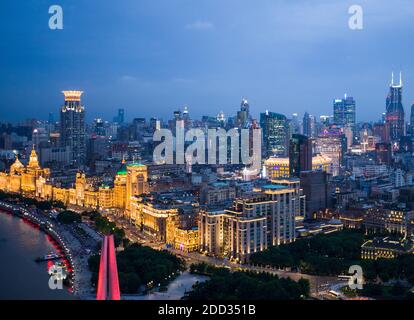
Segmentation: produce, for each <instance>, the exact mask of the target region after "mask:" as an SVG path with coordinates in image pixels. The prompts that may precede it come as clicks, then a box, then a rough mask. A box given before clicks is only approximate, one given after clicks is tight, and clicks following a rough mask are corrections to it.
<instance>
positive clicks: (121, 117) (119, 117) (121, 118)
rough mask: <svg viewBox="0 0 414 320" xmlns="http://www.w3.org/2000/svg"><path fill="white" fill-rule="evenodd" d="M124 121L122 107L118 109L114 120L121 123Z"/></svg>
mask: <svg viewBox="0 0 414 320" xmlns="http://www.w3.org/2000/svg"><path fill="white" fill-rule="evenodd" d="M124 121H125V110H124V109H118V115H117V116H116V117H114V122H116V123H118V124H122V123H124Z"/></svg>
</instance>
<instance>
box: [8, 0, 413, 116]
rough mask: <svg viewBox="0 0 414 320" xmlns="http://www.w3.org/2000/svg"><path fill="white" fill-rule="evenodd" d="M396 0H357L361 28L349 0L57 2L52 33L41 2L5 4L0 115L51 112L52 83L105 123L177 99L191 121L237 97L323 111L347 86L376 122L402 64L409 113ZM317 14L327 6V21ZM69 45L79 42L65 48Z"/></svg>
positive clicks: (406, 59) (404, 25)
mask: <svg viewBox="0 0 414 320" xmlns="http://www.w3.org/2000/svg"><path fill="white" fill-rule="evenodd" d="M397 2H398V5H399V7H398V8H399V10H390V9H391V6H393V7H395V5H396V4H395V3H393V4H390V3H386V1H375V2H374V1H362V3H361V6H362V7H363V8H364V29H363V30H358V31H354V30H350V29H349V28H348V23H347V22H348V19H349V17H350V15H349V14H348V8H349V5H350V4H352V3H351V2H350V1H344V3H341V4H332V3H329V2H328V1H325V0H318V1H317V2H316V3H315V2H313V4H312V5H310V4H309V2H307V1H300V2H299V3H298V4H288V3H286V2H283V1H277V2H276V3H275V2H274V1H272V2H271V1H266V2H265V3H264V5H262V6H260V7H257V6H251V5H247V4H243V5H240V4H239V3H236V2H231V3H229V5H228V6H226V7H225V8H222V7H221V6H219V5H218V3H217V2H216V1H210V2H209V3H201V4H199V5H197V6H196V7H193V6H192V7H191V8H190V7H188V6H186V4H178V5H177V4H163V5H164V8H165V9H166V10H165V12H174V14H173V15H168V16H166V15H165V14H164V13H162V12H161V11H160V10H159V9H160V7H159V4H158V3H145V4H146V6H144V4H142V5H137V4H136V3H134V2H132V1H126V2H124V3H123V5H122V6H118V7H112V6H111V5H100V6H98V5H97V3H96V2H95V1H90V2H88V4H82V7H80V5H79V4H78V3H76V2H75V3H73V2H71V4H70V5H69V4H68V2H67V1H61V3H60V5H61V6H62V8H63V12H64V29H63V30H54V31H53V30H49V29H48V27H47V22H48V19H49V17H50V16H49V15H48V12H47V10H48V5H46V4H44V5H36V6H35V5H34V4H35V2H33V1H28V2H26V3H25V4H24V5H23V4H22V3H7V4H6V5H5V6H6V8H5V10H3V12H8V13H9V14H8V15H7V17H2V19H1V22H0V27H1V28H2V30H5V31H6V32H5V33H6V36H5V41H4V43H3V44H2V50H1V51H2V55H4V59H2V60H3V63H1V67H2V70H3V77H2V79H1V80H0V88H1V89H0V93H1V95H2V106H3V108H1V109H2V110H3V111H0V117H1V118H2V119H5V120H8V121H13V122H14V121H18V120H23V119H25V118H30V117H34V116H35V115H38V114H42V113H44V114H45V117H47V114H48V113H49V110H56V109H57V108H58V107H59V106H60V104H61V97H60V95H59V94H56V93H57V92H60V91H62V90H65V89H73V90H76V89H78V90H83V91H85V96H84V98H83V101H84V104H85V106H86V107H87V108H88V112H87V114H86V116H87V119H88V120H91V119H93V118H96V117H102V118H104V119H108V120H110V119H112V117H113V116H114V114H113V113H114V110H116V109H118V108H124V109H125V110H126V118H127V119H128V120H131V119H132V118H134V117H146V118H150V117H152V116H159V117H161V118H163V119H168V118H169V117H170V114H171V112H172V111H173V110H176V109H177V108H182V107H183V106H184V105H187V106H188V107H189V110H190V113H191V115H192V116H193V117H196V118H199V117H201V115H203V114H204V113H205V112H204V110H206V109H208V110H211V112H210V113H211V114H214V115H215V114H218V113H219V112H220V111H222V110H223V111H224V113H225V114H226V115H228V114H232V113H233V112H234V111H235V110H238V103H239V101H240V98H241V97H243V96H245V97H247V98H248V99H249V102H250V105H251V113H252V114H253V116H254V117H255V118H258V117H259V114H260V113H261V112H264V111H265V110H269V111H271V112H277V113H281V114H285V115H286V116H288V117H290V115H291V113H292V112H291V110H294V112H298V113H300V114H304V113H305V112H306V111H307V112H309V113H312V114H315V115H321V114H328V115H329V114H331V113H332V112H331V105H332V100H333V99H335V98H337V97H342V96H343V95H344V93H347V94H349V95H350V96H353V97H354V98H355V99H356V101H357V121H370V120H373V121H375V120H377V118H379V117H380V115H381V114H382V113H383V112H384V109H385V106H384V105H385V99H386V96H387V92H388V83H389V81H390V80H389V79H390V76H391V72H392V71H394V72H395V73H398V72H399V71H400V70H401V71H402V72H403V75H404V88H405V91H404V100H403V104H404V108H405V111H406V113H408V111H409V108H410V106H411V104H412V101H413V99H414V94H413V93H414V89H412V88H414V80H413V76H412V74H414V72H413V67H412V65H411V63H410V55H409V52H410V44H409V39H410V38H411V36H412V31H411V30H410V28H409V24H410V20H409V19H410V17H411V16H412V13H413V9H412V7H411V6H410V5H409V3H408V2H407V1H404V0H400V1H397ZM36 4H37V2H36ZM144 8H145V9H144ZM219 8H220V10H218V9H219ZM28 12H30V16H29V14H28ZM90 12H94V17H93V18H90V17H89V14H90ZM163 12H164V11H163ZM324 12H331V13H332V14H331V15H323V18H322V16H321V15H322V14H323V13H324ZM17 13H19V15H20V14H22V15H23V21H21V18H20V16H19V19H17ZM258 16H260V17H261V19H260V21H258V20H257V19H255V17H258ZM17 20H18V21H17ZM108 20H110V21H111V23H109V24H108V25H106V23H105V22H106V21H108ZM28 24H30V25H31V27H30V28H28V27H27V26H28ZM389 26H392V28H389ZM378 34H381V38H379V37H378ZM395 39H397V41H395ZM391 41H392V43H393V46H392V47H390V46H389V43H391ZM74 44H75V45H76V46H78V47H79V50H76V51H75V52H73V53H72V54H71V55H68V54H67V52H68V51H67V50H68V49H69V48H72V47H73V45H74ZM281 48H282V49H283V50H281ZM375 52H381V55H376V54H375ZM27 54H30V56H31V59H26V58H25V57H26V55H27ZM322 61H323V63H322ZM62 75H64V77H62ZM68 75H70V76H69V77H68ZM338 75H339V76H338ZM412 84H413V85H412ZM16 90H17V92H19V94H16V93H15V92H16ZM328 92H329V93H328ZM108 93H109V94H108ZM27 101H31V104H30V108H25V105H26V104H27ZM281 101H285V102H284V103H280V102H281ZM4 107H11V108H13V109H14V110H16V112H13V113H8V112H5V111H4V110H5V108H4ZM46 110H47V111H46ZM152 110H157V112H153V111H152ZM56 114H57V112H55V115H56ZM374 114H377V115H378V116H376V117H375V118H374V119H372V115H374Z"/></svg>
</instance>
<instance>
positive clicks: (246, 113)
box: [236, 98, 251, 128]
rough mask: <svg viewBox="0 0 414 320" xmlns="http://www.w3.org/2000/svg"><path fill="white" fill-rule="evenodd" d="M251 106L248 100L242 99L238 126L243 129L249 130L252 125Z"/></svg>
mask: <svg viewBox="0 0 414 320" xmlns="http://www.w3.org/2000/svg"><path fill="white" fill-rule="evenodd" d="M249 109H250V106H249V102H248V101H247V99H246V98H243V99H242V102H241V105H240V111H238V112H237V118H236V121H237V125H238V126H239V127H241V128H247V127H249V124H250V120H251V119H250V110H249Z"/></svg>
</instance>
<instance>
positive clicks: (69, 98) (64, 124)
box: [60, 91, 86, 165]
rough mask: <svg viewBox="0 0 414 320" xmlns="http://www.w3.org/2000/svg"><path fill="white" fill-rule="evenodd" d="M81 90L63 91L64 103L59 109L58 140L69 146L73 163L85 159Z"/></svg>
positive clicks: (78, 162) (78, 163) (83, 112)
mask: <svg viewBox="0 0 414 320" xmlns="http://www.w3.org/2000/svg"><path fill="white" fill-rule="evenodd" d="M82 93H83V91H63V94H64V96H65V104H64V105H63V106H62V108H61V111H60V139H61V140H60V141H61V144H62V146H64V147H70V148H71V150H72V160H73V163H74V164H75V165H81V164H83V163H84V162H85V159H86V142H85V107H84V106H83V105H82V104H81V95H82Z"/></svg>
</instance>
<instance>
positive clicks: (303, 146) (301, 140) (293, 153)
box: [289, 134, 312, 177]
mask: <svg viewBox="0 0 414 320" xmlns="http://www.w3.org/2000/svg"><path fill="white" fill-rule="evenodd" d="M308 170H312V142H311V140H310V139H309V138H308V137H306V136H304V135H301V134H294V135H292V138H291V139H290V144H289V173H290V176H291V177H299V176H300V173H301V171H308Z"/></svg>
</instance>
